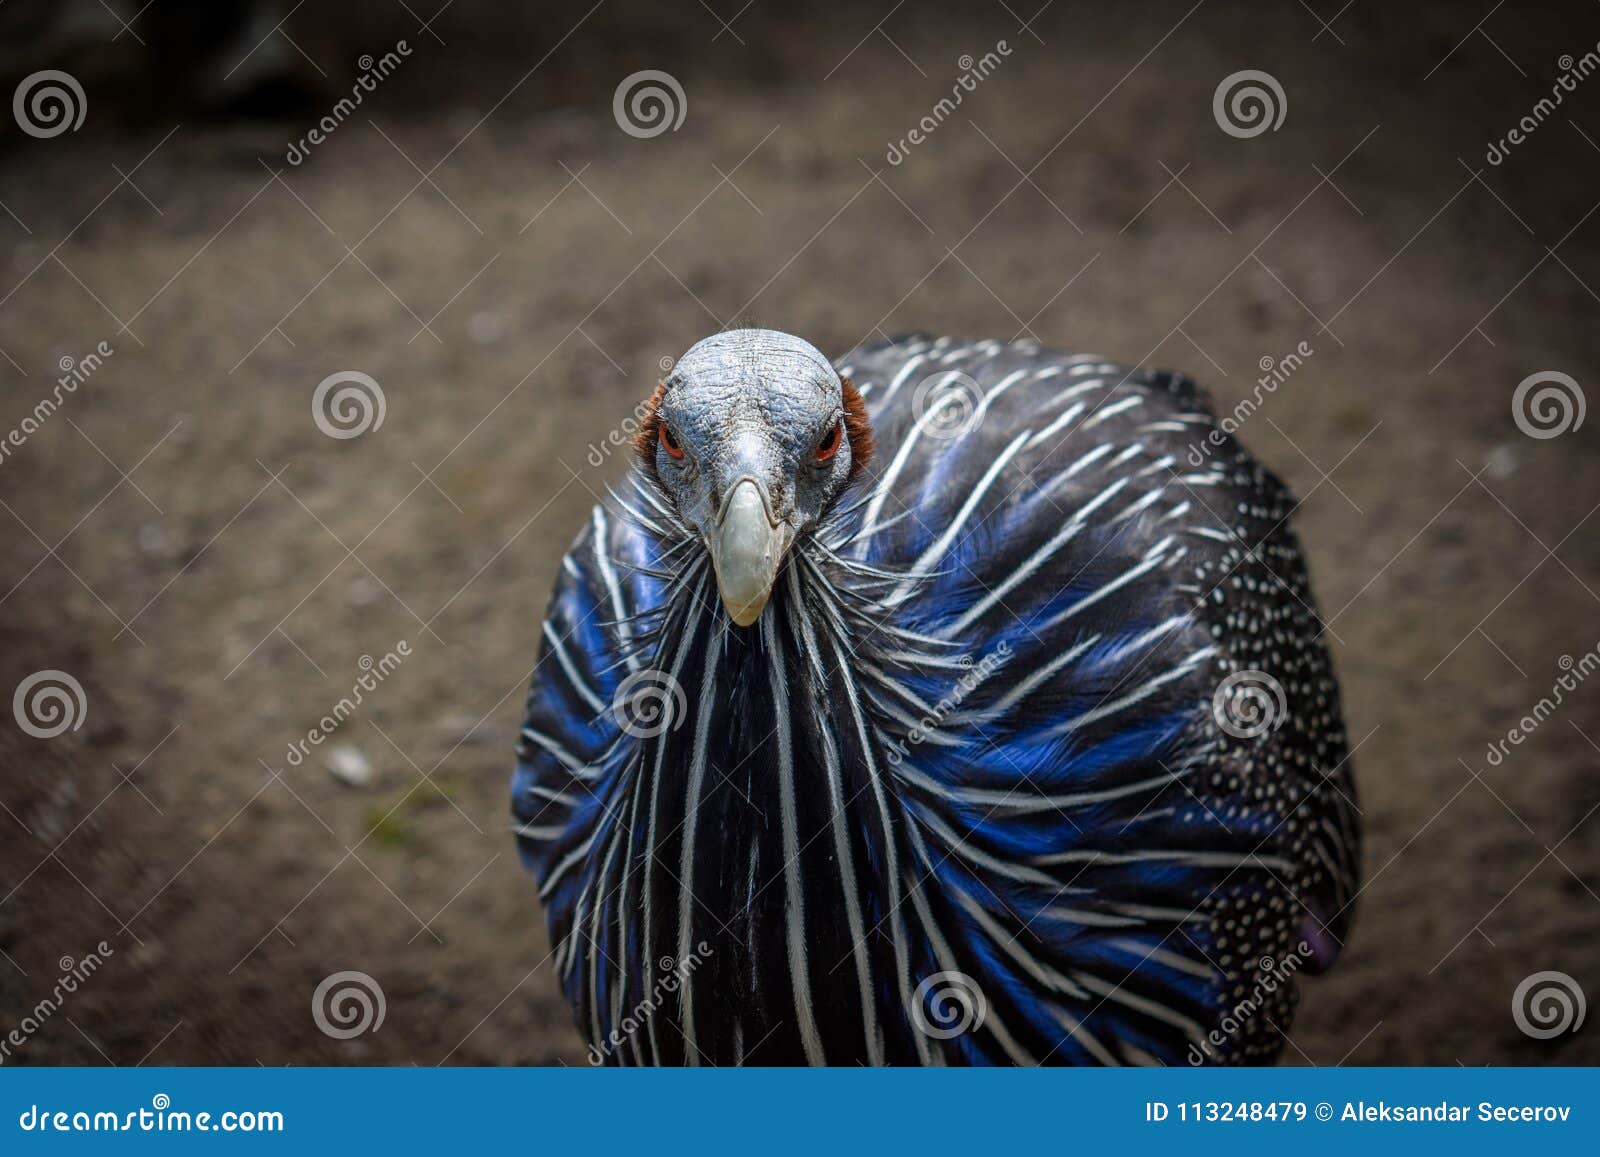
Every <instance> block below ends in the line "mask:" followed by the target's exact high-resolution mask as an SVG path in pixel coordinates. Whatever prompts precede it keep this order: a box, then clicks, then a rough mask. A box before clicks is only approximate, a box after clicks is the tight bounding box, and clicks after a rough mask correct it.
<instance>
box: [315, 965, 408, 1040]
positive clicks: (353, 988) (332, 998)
mask: <svg viewBox="0 0 1600 1157" xmlns="http://www.w3.org/2000/svg"><path fill="white" fill-rule="evenodd" d="M388 1011H389V1005H388V1002H387V1001H385V1000H384V998H383V988H382V986H380V985H379V984H378V982H377V981H376V980H374V979H373V978H372V977H370V976H368V975H367V974H366V973H365V972H335V973H334V974H333V975H331V976H328V977H326V978H324V979H323V981H322V983H321V984H319V985H317V990H316V991H315V992H313V993H312V994H311V1019H312V1020H314V1021H315V1022H316V1024H317V1027H318V1028H319V1029H321V1030H322V1032H323V1034H324V1035H325V1036H331V1037H332V1038H333V1039H334V1040H349V1039H350V1038H352V1037H358V1036H360V1035H361V1034H362V1033H365V1032H377V1031H378V1030H379V1029H380V1028H382V1027H383V1018H384V1016H385V1014H386V1013H388Z"/></svg>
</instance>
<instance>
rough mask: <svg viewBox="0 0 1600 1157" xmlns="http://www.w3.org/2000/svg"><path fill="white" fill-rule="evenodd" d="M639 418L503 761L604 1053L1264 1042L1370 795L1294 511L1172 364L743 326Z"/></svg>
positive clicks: (1242, 1045) (881, 1055)
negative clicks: (800, 334)
mask: <svg viewBox="0 0 1600 1157" xmlns="http://www.w3.org/2000/svg"><path fill="white" fill-rule="evenodd" d="M642 413H643V419H642V421H641V423H640V428H639V430H638V433H637V436H636V438H635V446H636V449H637V452H638V462H637V464H636V466H635V468H634V470H633V471H632V474H631V478H630V482H629V485H628V486H627V487H626V488H625V489H624V491H623V492H621V493H618V494H616V495H614V496H613V498H612V500H611V501H609V502H607V503H606V504H604V505H602V506H599V507H596V508H595V509H594V511H593V514H592V517H591V518H590V520H589V523H588V525H587V527H586V528H585V529H584V530H583V532H582V533H581V534H580V535H579V536H578V539H577V542H576V543H575V544H574V546H573V548H572V550H571V552H570V553H569V554H568V555H567V556H566V558H565V559H564V560H563V561H562V571H561V574H560V577H559V580H558V582H557V585H556V589H555V593H554V595H553V597H552V600H551V603H550V607H549V613H548V618H547V620H546V622H545V624H544V628H543V643H542V653H541V654H542V657H541V659H540V662H539V665H538V667H537V668H536V670H535V672H534V675H533V682H532V689H531V692H530V694H529V699H528V705H527V714H526V723H525V726H524V727H523V729H522V732H521V742H520V745H519V749H518V764H517V768H516V773H515V777H514V784H513V798H512V810H513V817H514V823H515V830H516V833H517V838H518V841H519V845H520V848H521V852H522V855H523V858H524V859H525V861H526V863H527V864H528V865H529V866H530V867H531V868H532V870H533V871H534V873H535V874H536V876H537V879H538V881H539V894H540V896H541V898H542V900H543V903H544V905H545V909H546V912H547V915H548V919H549V928H550V935H551V943H552V944H553V945H554V955H553V962H554V967H555V970H556V973H557V975H558V978H559V980H560V983H561V985H562V987H563V989H564V992H565V994H566V997H567V999H568V1000H569V1001H570V1003H571V1004H572V1007H573V1009H574V1010H575V1013H576V1016H577V1020H578V1024H579V1026H580V1028H581V1030H582V1031H583V1032H584V1034H585V1035H586V1036H587V1037H588V1039H589V1041H590V1043H591V1044H592V1045H593V1046H594V1047H593V1051H592V1053H591V1059H594V1060H597V1061H598V1060H601V1059H604V1060H607V1061H609V1062H611V1063H624V1064H685V1063H686V1064H695V1063H716V1064H729V1063H747V1064H764V1063H812V1064H823V1063H826V1064H854V1063H868V1064H917V1063H921V1064H941V1063H954V1064H961V1063H1019V1064H1033V1063H1057V1064H1059V1063H1089V1064H1094V1063H1103V1064H1123V1063H1166V1064H1182V1063H1184V1062H1185V1060H1187V1061H1189V1062H1191V1063H1198V1062H1200V1061H1207V1062H1239V1061H1247V1062H1249V1061H1264V1060H1269V1059H1271V1058H1273V1057H1274V1056H1276V1054H1277V1052H1278V1051H1279V1049H1280V1048H1281V1047H1282V1044H1283V1036H1282V1034H1283V1033H1284V1032H1285V1031H1287V1029H1288V1026H1289V1024H1290V1021H1291V1019H1292V1017H1293V1012H1294V1008H1295V1004H1296V1001H1297V992H1296V974H1298V973H1300V972H1308V971H1320V970H1321V969H1323V968H1325V967H1326V966H1327V965H1328V964H1329V963H1331V961H1332V960H1333V958H1334V956H1335V955H1336V954H1337V952H1338V950H1339V948H1340V946H1341V945H1342V943H1343V941H1344V939H1345V936H1346V932H1347V929H1348V927H1349V924H1350V918H1351V906H1352V903H1353V900H1354V895H1355V892H1356V881H1357V871H1358V867H1357V860H1358V851H1359V834H1358V829H1357V816H1358V814H1359V813H1358V812H1357V810H1356V808H1355V804H1354V789H1353V784H1352V780H1351V776H1350V769H1349V767H1348V764H1347V761H1346V760H1347V753H1346V745H1345V737H1344V729H1343V723H1342V720H1341V717H1340V707H1339V696H1338V689H1337V686H1336V685H1335V682H1334V679H1333V675H1332V672H1331V668H1330V664H1329V658H1328V654H1327V651H1326V649H1325V648H1324V645H1323V642H1322V637H1321V636H1322V625H1321V622H1320V620H1319V618H1318V615H1317V612H1316V610H1315V608H1314V606H1313V604H1312V596H1311V592H1310V589H1309V587H1308V584H1307V577H1306V570H1305V564H1304V561H1303V558H1302V555H1301V552H1300V548H1299V545H1298V544H1297V542H1296V539H1295V536H1294V534H1293V533H1292V531H1291V530H1290V528H1289V525H1288V521H1289V516H1290V515H1291V514H1292V513H1293V511H1294V509H1295V503H1294V501H1293V499H1292V498H1291V496H1290V495H1289V493H1288V491H1287V490H1286V489H1285V487H1284V486H1283V485H1282V484H1281V483H1280V482H1279V481H1278V479H1277V478H1275V477H1274V476H1273V475H1272V474H1271V473H1269V472H1268V471H1267V470H1266V469H1264V468H1263V467H1262V466H1261V465H1259V464H1258V463H1257V462H1256V461H1255V460H1254V459H1252V458H1251V457H1250V455H1249V454H1248V453H1246V452H1245V451H1244V450H1243V449H1242V448H1241V447H1240V446H1239V444H1238V443H1237V442H1236V441H1234V439H1233V437H1232V436H1231V435H1229V434H1224V433H1223V432H1222V431H1221V429H1220V428H1219V425H1218V422H1217V419H1216V417H1215V415H1214V414H1213V413H1212V411H1211V409H1210V408H1209V405H1208V403H1207V402H1206V400H1205V398H1204V397H1203V395H1202V394H1201V393H1200V391H1199V390H1198V389H1197V387H1196V386H1195V385H1194V384H1193V383H1192V382H1191V381H1190V380H1189V379H1188V378H1185V377H1182V376H1180V375H1177V374H1170V373H1160V372H1147V371H1143V370H1130V369H1126V368H1124V367H1122V366H1119V365H1115V364H1113V363H1110V362H1107V361H1105V360H1103V359H1101V358H1098V357H1090V356H1084V355H1067V354H1062V353H1058V352H1055V351H1051V350H1048V349H1041V348H1039V346H1038V345H1037V344H1035V343H1033V342H1026V341H1019V342H1011V343H1004V342H999V341H979V342H970V343H968V342H958V341H952V340H950V339H947V338H940V339H938V340H930V339H928V338H924V337H908V338H902V339H898V340H894V341H889V342H885V343H880V344H874V345H871V346H867V347H864V348H861V349H858V350H856V351H854V352H852V353H850V354H848V355H846V356H845V357H844V358H842V359H841V360H840V361H839V363H838V366H837V369H836V368H835V366H834V365H832V364H830V363H829V361H828V359H827V358H826V357H824V356H823V355H822V354H821V353H819V352H818V351H817V350H816V349H815V348H814V347H812V346H811V345H810V344H808V343H806V342H804V341H802V340H800V339H798V338H795V337H792V336H789V335H787V334H783V333H778V332H775V331H772V330H761V329H739V330H731V331H728V332H724V333H720V334H717V335H715V336H713V337H710V338H707V339H705V340H704V341H701V342H700V343H699V344H697V345H695V346H694V347H693V348H692V349H690V350H689V351H688V353H687V354H685V355H684V356H683V358H682V359H681V360H680V361H679V362H678V363H677V364H676V366H675V367H674V368H673V369H672V371H671V373H670V375H669V376H668V377H667V378H666V379H665V381H664V382H662V383H661V384H660V386H659V387H658V388H657V389H656V390H655V392H654V394H653V395H652V396H651V397H650V398H649V400H648V402H647V403H646V404H645V406H644V408H643V410H642Z"/></svg>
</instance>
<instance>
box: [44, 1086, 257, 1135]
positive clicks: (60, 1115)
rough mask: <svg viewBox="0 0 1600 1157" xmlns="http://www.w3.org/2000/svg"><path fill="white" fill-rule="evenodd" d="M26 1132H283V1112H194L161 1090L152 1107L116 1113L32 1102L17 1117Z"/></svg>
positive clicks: (151, 1102) (152, 1100) (251, 1110)
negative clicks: (179, 1106)
mask: <svg viewBox="0 0 1600 1157" xmlns="http://www.w3.org/2000/svg"><path fill="white" fill-rule="evenodd" d="M17 1127H18V1128H19V1129H21V1130H22V1131H23V1132H24V1133H282V1132H283V1131H284V1124H283V1114H282V1113H280V1112H278V1111H277V1110H275V1109H267V1110H257V1109H224V1110H223V1111H222V1112H220V1113H212V1112H210V1111H206V1110H202V1111H201V1112H198V1113H194V1112H189V1111H187V1110H184V1109H174V1108H173V1107H172V1098H171V1097H169V1096H167V1094H165V1093H157V1094H156V1095H155V1096H153V1097H151V1098H150V1107H149V1108H148V1109H130V1110H128V1111H127V1112H126V1113H113V1112H110V1111H108V1110H105V1109H96V1110H92V1111H85V1110H82V1109H78V1110H73V1109H48V1108H40V1107H39V1106H38V1105H29V1106H28V1107H27V1108H26V1109H24V1110H23V1111H22V1112H21V1114H19V1115H18V1117H17Z"/></svg>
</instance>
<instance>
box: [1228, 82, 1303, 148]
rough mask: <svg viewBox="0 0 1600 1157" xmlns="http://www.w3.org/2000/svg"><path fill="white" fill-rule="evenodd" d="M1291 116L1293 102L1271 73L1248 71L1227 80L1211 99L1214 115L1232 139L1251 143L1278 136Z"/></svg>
mask: <svg viewBox="0 0 1600 1157" xmlns="http://www.w3.org/2000/svg"><path fill="white" fill-rule="evenodd" d="M1288 113H1289V98H1288V97H1286V96H1284V95H1283V85H1281V84H1279V83H1278V78H1277V77H1275V76H1273V75H1272V74H1271V73H1267V72H1262V71H1260V70H1259V69H1255V68H1246V69H1243V70H1242V71H1239V72H1236V73H1234V74H1233V75H1232V76H1227V77H1224V78H1223V80H1222V83H1221V84H1219V85H1217V91H1216V92H1215V93H1214V94H1212V97H1211V115H1212V116H1214V117H1215V118H1216V120H1217V127H1218V128H1219V129H1221V130H1222V131H1223V132H1225V133H1227V134H1228V135H1229V136H1230V137H1238V138H1239V139H1240V140H1249V139H1250V138H1251V137H1259V136H1260V135H1261V134H1262V133H1264V132H1268V131H1271V132H1277V131H1278V126H1279V125H1281V124H1283V118H1284V117H1285V116H1287V115H1288Z"/></svg>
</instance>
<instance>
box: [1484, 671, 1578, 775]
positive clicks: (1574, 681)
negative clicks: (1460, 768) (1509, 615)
mask: <svg viewBox="0 0 1600 1157" xmlns="http://www.w3.org/2000/svg"><path fill="white" fill-rule="evenodd" d="M1556 666H1558V667H1560V668H1561V669H1562V670H1563V671H1565V672H1566V674H1564V675H1562V676H1560V677H1559V678H1557V679H1556V681H1555V682H1554V683H1552V684H1551V685H1550V694H1548V695H1545V696H1543V697H1542V698H1540V700H1539V702H1537V703H1535V704H1534V705H1533V706H1532V707H1530V708H1529V709H1528V712H1527V714H1525V715H1524V716H1523V717H1522V718H1521V719H1519V720H1517V722H1516V723H1515V724H1513V725H1512V727H1511V728H1510V729H1509V730H1508V731H1507V732H1506V735H1505V738H1504V739H1497V740H1495V741H1494V742H1493V743H1491V744H1489V748H1488V751H1487V752H1486V753H1485V755H1484V759H1486V760H1487V761H1488V763H1489V766H1490V767H1499V766H1500V765H1501V764H1502V763H1504V762H1505V761H1506V756H1507V755H1509V754H1511V749H1512V748H1513V747H1521V746H1522V745H1523V743H1525V742H1526V741H1527V740H1528V739H1529V737H1531V736H1532V735H1533V733H1534V732H1535V731H1537V730H1539V728H1540V727H1541V726H1542V725H1543V724H1544V721H1545V720H1546V719H1549V718H1550V716H1552V715H1554V714H1555V713H1556V708H1558V707H1560V706H1561V705H1562V704H1563V703H1565V702H1566V698H1567V696H1568V695H1570V694H1571V693H1572V692H1574V691H1576V690H1577V689H1578V685H1579V684H1580V683H1582V682H1583V681H1584V680H1585V679H1587V678H1588V677H1589V676H1590V675H1592V674H1594V673H1595V672H1596V671H1600V643H1597V644H1595V646H1594V647H1593V648H1591V649H1590V650H1588V651H1585V652H1584V653H1583V654H1582V655H1581V656H1579V657H1578V658H1576V659H1574V658H1573V657H1572V656H1571V655H1562V656H1561V658H1560V659H1558V660H1557V661H1556Z"/></svg>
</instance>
